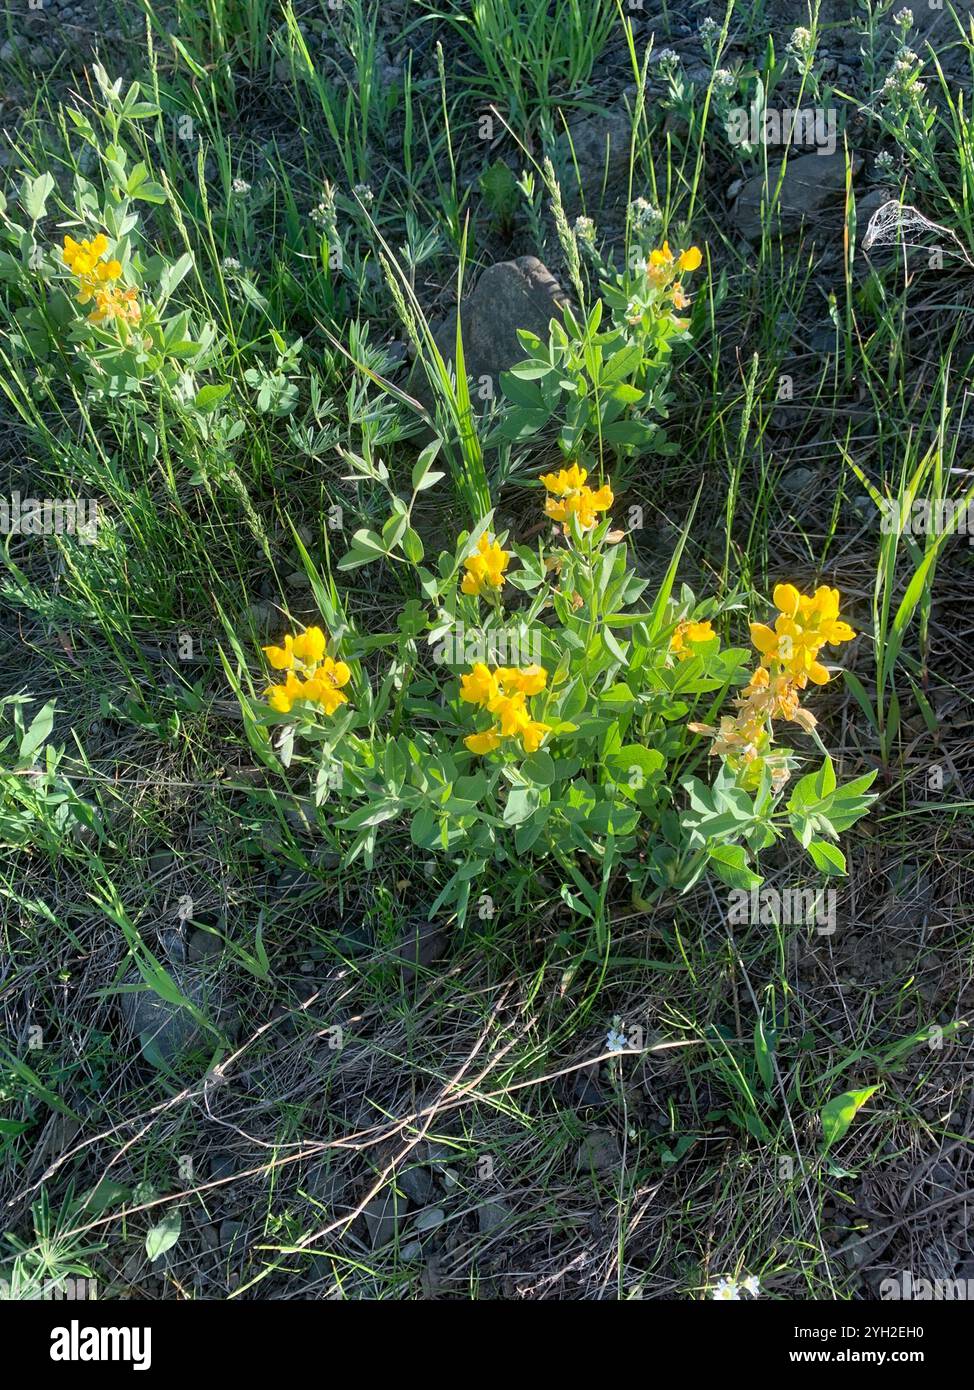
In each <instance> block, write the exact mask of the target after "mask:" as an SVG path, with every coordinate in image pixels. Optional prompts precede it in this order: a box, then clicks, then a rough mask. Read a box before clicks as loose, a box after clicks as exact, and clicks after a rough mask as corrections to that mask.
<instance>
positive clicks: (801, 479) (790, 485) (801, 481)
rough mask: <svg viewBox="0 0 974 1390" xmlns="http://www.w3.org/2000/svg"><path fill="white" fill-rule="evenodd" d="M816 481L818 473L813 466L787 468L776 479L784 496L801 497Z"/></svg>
mask: <svg viewBox="0 0 974 1390" xmlns="http://www.w3.org/2000/svg"><path fill="white" fill-rule="evenodd" d="M817 482H818V473H817V472H816V471H815V469H814V468H789V470H788V472H787V473H783V474H782V476H781V478H780V479H779V480H778V487H779V488H780V489H781V491H782V492H783V493H784V494H785V496H786V497H801V496H802V494H803V493H806V492H810V491H811V489H812V488H813V487H814V486H815V485H816V484H817Z"/></svg>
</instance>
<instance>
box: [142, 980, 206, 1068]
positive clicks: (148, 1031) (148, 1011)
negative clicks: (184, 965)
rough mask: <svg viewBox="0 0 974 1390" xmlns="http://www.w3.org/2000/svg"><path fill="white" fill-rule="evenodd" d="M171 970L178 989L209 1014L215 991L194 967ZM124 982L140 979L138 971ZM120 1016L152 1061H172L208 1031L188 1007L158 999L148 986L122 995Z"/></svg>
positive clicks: (197, 1042) (200, 1041)
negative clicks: (205, 1030)
mask: <svg viewBox="0 0 974 1390" xmlns="http://www.w3.org/2000/svg"><path fill="white" fill-rule="evenodd" d="M170 974H171V976H172V978H173V979H174V981H175V983H176V985H177V987H178V989H179V990H180V992H181V993H182V994H184V995H185V996H186V998H187V999H189V1000H190V1001H191V1002H192V1003H193V1004H195V1005H196V1007H197V1008H198V1009H199V1010H200V1011H201V1012H202V1013H203V1014H204V1015H206V1016H212V1013H213V1012H214V1006H216V1005H217V1004H218V999H217V996H216V994H215V993H214V991H212V990H210V989H208V988H207V985H206V982H205V981H204V980H203V979H202V978H201V976H200V975H199V974H198V972H197V971H195V970H176V969H174V968H173V967H172V966H170ZM125 983H126V984H136V983H140V978H139V976H138V975H137V974H132V975H129V976H128V977H127V979H126V981H125ZM121 1001H122V1002H121V1009H122V1017H123V1019H124V1020H125V1024H126V1026H127V1027H128V1029H129V1032H130V1033H132V1034H133V1035H134V1036H135V1037H137V1038H138V1040H139V1045H140V1047H141V1049H142V1053H143V1056H145V1057H147V1058H148V1059H149V1061H151V1062H155V1063H157V1064H158V1063H160V1062H161V1063H163V1064H165V1063H169V1062H172V1061H173V1060H174V1059H175V1058H176V1057H178V1056H179V1055H180V1053H182V1052H185V1051H186V1050H187V1049H189V1048H191V1047H194V1046H196V1045H197V1044H203V1043H205V1041H206V1039H207V1038H209V1037H211V1035H210V1034H208V1033H204V1030H203V1029H202V1028H201V1027H200V1025H199V1024H198V1023H197V1021H196V1019H195V1018H194V1017H193V1015H192V1014H191V1013H190V1011H189V1010H188V1009H185V1008H183V1007H182V1006H181V1005H179V1004H172V1003H170V1002H169V1001H168V1000H167V999H161V998H160V997H159V996H158V995H157V994H153V992H152V991H151V990H149V989H144V988H143V989H139V990H135V991H133V992H132V993H127V994H123V995H122V996H121Z"/></svg>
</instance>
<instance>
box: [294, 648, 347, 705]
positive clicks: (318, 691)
mask: <svg viewBox="0 0 974 1390" xmlns="http://www.w3.org/2000/svg"><path fill="white" fill-rule="evenodd" d="M351 677H352V673H351V671H350V670H349V668H348V667H347V666H346V665H345V662H344V661H333V660H332V658H331V657H330V656H326V657H325V659H324V661H323V662H322V663H321V665H320V666H319V667H318V669H317V671H315V673H314V675H313V676H311V677H310V679H309V680H308V681H307V682H306V683H305V687H304V698H305V699H306V700H312V701H314V703H315V704H317V705H321V707H322V709H323V710H324V711H325V713H326V714H334V713H335V710H336V709H337V708H338V706H339V705H344V704H347V703H348V696H347V695H346V694H344V692H343V691H342V688H341V687H342V686H343V685H347V684H348V682H349V681H350V680H351Z"/></svg>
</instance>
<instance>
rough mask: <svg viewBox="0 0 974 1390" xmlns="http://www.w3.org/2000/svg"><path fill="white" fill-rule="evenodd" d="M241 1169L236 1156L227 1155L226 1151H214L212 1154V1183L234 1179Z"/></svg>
mask: <svg viewBox="0 0 974 1390" xmlns="http://www.w3.org/2000/svg"><path fill="white" fill-rule="evenodd" d="M239 1167H240V1165H239V1163H238V1162H237V1159H236V1155H234V1154H231V1153H227V1152H226V1150H225V1149H214V1151H213V1152H212V1153H211V1154H210V1181H211V1182H221V1181H223V1180H225V1179H226V1178H232V1177H233V1175H234V1173H236V1172H237V1170H238V1168H239Z"/></svg>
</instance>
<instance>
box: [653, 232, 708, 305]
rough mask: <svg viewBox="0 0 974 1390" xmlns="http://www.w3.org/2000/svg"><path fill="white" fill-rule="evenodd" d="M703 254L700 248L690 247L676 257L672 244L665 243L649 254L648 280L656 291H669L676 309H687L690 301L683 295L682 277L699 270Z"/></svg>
mask: <svg viewBox="0 0 974 1390" xmlns="http://www.w3.org/2000/svg"><path fill="white" fill-rule="evenodd" d="M702 262H703V253H702V252H701V250H700V248H699V246H689V247H688V248H687V249H686V251H681V252H680V253H679V255H677V256H674V254H673V252H672V251H671V250H670V243H669V242H668V241H664V242H663V245H662V246H661V247H658V248H657V249H656V250H655V251H650V253H649V264H648V265H647V266H646V278H647V280H648V281H649V283H650V285H651V286H652V288H653V289H654V290H669V294H670V298H671V299H672V301H673V307H674V309H686V308H687V306H688V305H689V303H690V301H689V299H688V298H687V297H686V295H685V294H684V293H683V284H682V281H681V280H680V278H679V277H680V276H681V275H683V274H684V273H685V272H688V271H694V270H699V268H700V265H701V264H702Z"/></svg>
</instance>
